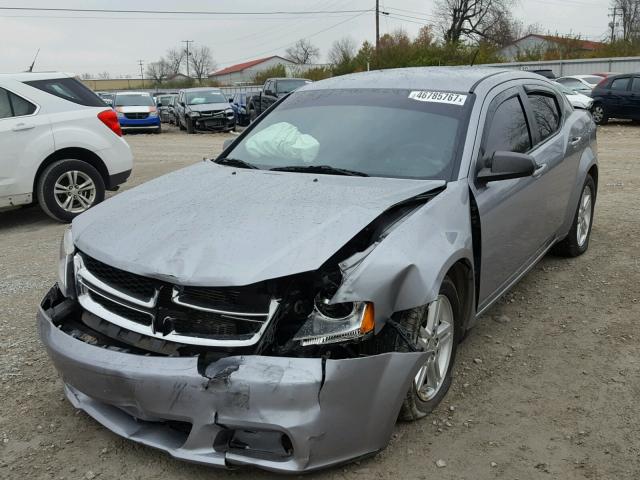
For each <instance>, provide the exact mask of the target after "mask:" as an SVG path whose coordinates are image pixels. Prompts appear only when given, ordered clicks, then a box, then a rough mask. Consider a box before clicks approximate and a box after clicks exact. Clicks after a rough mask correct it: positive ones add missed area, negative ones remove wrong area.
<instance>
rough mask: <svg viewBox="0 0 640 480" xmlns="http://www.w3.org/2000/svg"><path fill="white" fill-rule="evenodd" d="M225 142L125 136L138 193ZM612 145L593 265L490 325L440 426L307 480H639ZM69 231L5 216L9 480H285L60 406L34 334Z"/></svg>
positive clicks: (519, 291)
mask: <svg viewBox="0 0 640 480" xmlns="http://www.w3.org/2000/svg"><path fill="white" fill-rule="evenodd" d="M227 137H229V135H222V134H215V135H211V134H201V135H191V136H187V135H186V134H183V133H181V132H178V131H176V130H175V129H171V130H169V129H168V131H166V132H165V133H163V134H162V135H144V134H139V135H131V136H128V137H127V140H128V141H129V143H130V145H131V147H132V148H133V151H134V154H135V166H134V173H133V177H132V179H131V181H130V182H129V183H128V184H127V186H126V187H125V188H130V187H132V186H135V185H137V184H139V183H142V182H144V181H146V180H148V179H151V178H153V177H156V176H158V175H161V174H163V173H166V172H169V171H172V170H175V169H177V168H180V167H183V166H186V165H189V164H192V163H194V162H197V161H200V160H201V158H202V157H204V156H211V155H213V154H215V153H216V152H218V151H220V150H221V146H222V142H223V141H224V139H226V138H227ZM599 144H600V161H601V169H600V172H601V173H600V185H599V197H598V202H597V207H596V214H595V224H594V227H593V234H592V239H591V248H590V250H589V252H588V253H587V254H586V255H584V256H583V257H581V258H578V259H572V260H567V259H562V258H556V257H551V256H549V257H547V258H545V259H544V260H543V261H542V262H541V263H540V264H539V265H538V266H537V267H536V268H535V269H534V270H533V271H532V272H531V273H530V274H529V275H528V276H527V277H526V278H525V279H524V280H522V281H521V282H520V283H519V284H518V285H517V286H516V288H515V289H514V290H513V291H512V292H511V293H509V294H508V295H507V296H506V297H505V298H504V299H503V300H501V301H500V302H499V304H497V305H496V306H494V307H493V308H492V309H491V310H490V311H489V312H488V313H487V314H486V315H485V317H484V320H483V321H482V322H480V323H479V324H478V326H477V327H476V328H475V329H474V330H472V331H471V332H470V334H469V336H468V337H467V339H466V340H465V341H464V343H463V344H462V346H461V348H460V349H459V350H458V361H457V366H456V369H455V378H454V383H453V387H452V389H451V391H450V393H449V395H448V397H447V398H446V399H445V402H444V403H443V404H442V405H441V406H440V408H439V409H438V410H437V411H436V412H435V413H434V414H433V415H431V416H430V417H428V418H427V419H425V420H423V421H419V422H417V423H411V424H399V425H398V426H397V428H396V430H395V433H394V435H393V439H392V441H391V444H390V445H389V447H388V448H387V449H386V450H385V451H383V452H382V453H380V454H379V455H377V456H376V457H373V458H371V459H368V460H364V461H361V462H358V463H355V464H351V465H347V466H344V467H340V468H334V469H332V470H328V471H324V472H319V473H316V474H313V475H311V477H310V478H329V479H334V478H335V479H338V478H339V479H343V478H378V479H386V478H390V479H398V478H419V479H427V478H428V479H433V478H442V479H477V480H484V479H493V478H503V479H521V480H522V479H538V478H539V479H545V478H549V479H556V478H557V479H594V480H595V479H611V480H614V479H615V480H617V479H637V478H640V433H638V425H639V423H640V422H639V420H640V413H639V411H638V408H637V399H638V397H640V379H639V378H640V376H639V375H638V374H639V373H640V347H639V346H638V341H639V340H640V329H639V328H638V320H639V319H640V304H639V299H640V274H639V270H640V269H639V258H640V257H639V255H638V252H639V251H640V240H639V239H640V195H639V194H638V186H639V185H640V174H639V173H638V172H639V170H638V163H639V161H640V153H639V152H640V127H634V126H631V125H629V124H623V123H620V124H612V125H609V126H607V127H603V128H601V129H600V131H599ZM523 213H525V212H523ZM63 230H64V226H63V225H60V224H56V223H54V222H53V221H51V220H49V219H48V218H47V217H46V216H45V215H44V214H43V213H42V212H40V210H39V209H38V208H27V209H22V210H15V211H12V212H7V213H3V214H0V242H1V243H0V245H1V248H0V312H2V315H1V316H0V329H1V331H2V332H3V335H2V337H1V338H0V392H1V399H2V402H1V405H2V409H1V410H0V438H1V439H2V440H1V441H0V478H7V479H24V478H29V479H34V478H59V479H63V478H67V479H76V478H83V479H92V478H100V479H118V478H127V479H143V478H153V479H154V480H161V479H173V478H184V479H204V478H220V479H223V478H228V477H235V478H243V477H244V478H247V479H248V478H272V477H274V476H273V475H271V474H269V473H264V472H259V471H256V470H246V469H245V470H238V471H232V472H225V471H218V470H213V469H210V468H206V467H201V466H197V465H191V464H187V463H183V462H179V461H176V460H173V459H171V458H170V457H168V456H167V455H165V454H163V453H161V452H158V451H155V450H152V449H150V448H147V447H143V446H140V445H137V444H135V443H132V442H129V441H127V440H124V439H121V438H119V437H117V436H116V435H114V434H112V433H110V432H109V431H107V430H106V429H104V428H102V427H101V426H100V425H98V424H97V423H96V422H95V421H93V420H92V419H91V418H89V417H88V416H87V415H85V414H83V413H80V412H78V411H75V410H74V409H73V407H72V406H71V405H70V404H69V403H68V402H67V401H66V400H65V399H64V398H63V394H62V384H61V382H60V380H59V379H58V377H57V375H56V372H55V371H54V369H53V367H52V366H51V364H50V363H49V361H48V359H47V356H46V354H45V352H44V350H43V349H42V347H41V345H40V343H39V341H38V339H37V334H36V328H35V322H34V318H35V311H36V305H37V304H38V302H39V301H40V299H41V298H42V296H43V295H44V293H45V292H46V290H47V289H48V288H49V287H50V285H51V284H53V283H54V281H55V272H56V258H57V254H58V253H57V252H58V245H59V240H60V236H61V234H62V232H63ZM371 421H375V419H371Z"/></svg>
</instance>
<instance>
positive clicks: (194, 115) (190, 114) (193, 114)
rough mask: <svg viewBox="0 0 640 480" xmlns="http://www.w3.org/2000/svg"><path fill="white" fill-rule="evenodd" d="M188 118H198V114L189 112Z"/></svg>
mask: <svg viewBox="0 0 640 480" xmlns="http://www.w3.org/2000/svg"><path fill="white" fill-rule="evenodd" d="M189 116H190V117H199V116H200V112H194V111H191V112H189Z"/></svg>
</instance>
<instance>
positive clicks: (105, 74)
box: [98, 70, 111, 80]
mask: <svg viewBox="0 0 640 480" xmlns="http://www.w3.org/2000/svg"><path fill="white" fill-rule="evenodd" d="M98 78H100V79H102V80H108V79H110V78H111V74H110V73H109V72H107V71H106V70H105V71H104V72H100V73H99V74H98Z"/></svg>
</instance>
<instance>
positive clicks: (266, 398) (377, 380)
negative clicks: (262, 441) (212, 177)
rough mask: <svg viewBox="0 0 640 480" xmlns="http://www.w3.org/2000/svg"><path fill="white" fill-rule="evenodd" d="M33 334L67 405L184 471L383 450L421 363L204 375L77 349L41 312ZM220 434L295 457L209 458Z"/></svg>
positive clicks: (237, 364) (416, 358)
mask: <svg viewBox="0 0 640 480" xmlns="http://www.w3.org/2000/svg"><path fill="white" fill-rule="evenodd" d="M38 329H39V332H40V337H41V339H42V341H43V343H44V344H45V345H46V347H47V350H48V353H49V356H50V357H51V359H52V361H53V363H54V365H55V366H56V368H57V369H58V370H59V371H60V372H61V373H62V379H63V381H64V383H65V393H66V395H67V398H68V399H69V400H70V401H71V403H72V404H73V405H74V406H75V407H76V408H80V409H82V410H84V411H86V412H87V413H88V414H89V415H91V416H92V417H93V418H95V419H96V420H97V421H98V422H100V423H101V424H103V425H104V426H105V427H107V428H109V429H110V430H112V431H113V432H115V433H117V434H118V435H121V436H124V437H127V438H130V439H131V440H135V441H137V442H140V443H143V444H145V445H148V446H151V447H155V448H159V449H161V450H164V451H166V452H168V453H169V454H171V455H172V456H174V457H176V458H180V459H183V460H188V461H191V462H196V463H203V464H208V465H217V466H221V467H222V466H227V465H233V464H251V465H257V466H260V467H262V468H265V469H268V470H274V471H282V472H301V471H307V470H313V469H317V468H322V467H327V466H329V465H333V464H336V463H340V462H343V461H346V460H349V459H352V458H355V457H359V456H362V455H366V454H371V453H374V452H377V451H379V450H381V449H382V448H384V446H385V445H386V444H387V442H388V441H389V438H390V436H391V433H392V431H393V426H394V424H395V420H396V417H397V415H398V412H399V411H400V405H401V404H402V401H403V399H404V396H405V392H406V391H407V389H408V388H409V382H410V381H411V379H412V378H413V376H414V375H415V374H416V372H417V371H418V369H419V367H420V365H421V364H422V363H423V362H424V360H425V358H426V355H427V354H426V353H421V352H417V353H388V354H381V355H374V356H370V357H364V358H358V359H346V360H327V361H326V368H325V369H324V372H323V366H322V359H320V358H287V357H266V356H251V355H249V356H238V357H227V358H224V359H222V360H218V361H217V362H213V363H211V364H209V365H208V366H207V367H206V370H205V372H204V373H203V374H201V373H200V372H199V371H198V357H187V358H184V357H180V358H170V357H153V356H151V357H144V356H140V355H130V354H123V353H121V352H118V351H111V350H106V349H103V348H99V347H94V346H92V345H89V344H87V343H84V342H81V341H79V340H76V339H74V338H72V337H70V336H69V335H67V334H66V333H63V332H61V331H60V330H58V329H57V328H55V327H54V326H53V325H52V323H51V319H50V318H48V316H47V314H46V313H45V312H44V311H43V310H42V309H40V310H39V313H38ZM136 419H139V420H136ZM166 420H175V421H181V422H189V423H191V424H192V428H191V431H190V433H189V434H188V435H187V434H183V433H181V432H179V431H177V430H173V429H171V428H169V427H168V426H167V425H166V423H163V422H165V421H166ZM158 422H162V423H158ZM225 429H246V430H268V431H275V432H282V433H284V434H286V435H288V436H289V438H290V439H291V442H292V444H293V455H292V456H290V457H286V458H283V459H282V460H280V461H276V460H273V459H264V458H260V457H256V456H251V455H248V454H246V453H244V452H243V451H241V450H237V451H229V452H222V451H219V450H215V449H214V448H213V443H214V440H215V439H216V437H217V435H218V434H219V433H220V432H221V431H223V430H225Z"/></svg>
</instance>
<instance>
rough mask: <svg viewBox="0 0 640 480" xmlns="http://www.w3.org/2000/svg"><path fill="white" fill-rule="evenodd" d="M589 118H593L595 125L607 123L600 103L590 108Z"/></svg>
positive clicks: (606, 117)
mask: <svg viewBox="0 0 640 480" xmlns="http://www.w3.org/2000/svg"><path fill="white" fill-rule="evenodd" d="M591 116H592V117H593V121H594V122H596V125H606V124H607V123H609V117H608V116H607V113H606V111H605V108H604V105H602V104H601V103H596V104H595V105H594V106H593V107H591Z"/></svg>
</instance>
